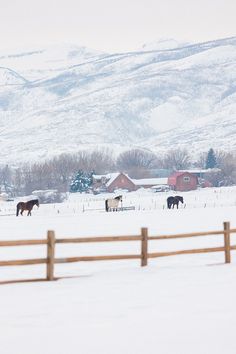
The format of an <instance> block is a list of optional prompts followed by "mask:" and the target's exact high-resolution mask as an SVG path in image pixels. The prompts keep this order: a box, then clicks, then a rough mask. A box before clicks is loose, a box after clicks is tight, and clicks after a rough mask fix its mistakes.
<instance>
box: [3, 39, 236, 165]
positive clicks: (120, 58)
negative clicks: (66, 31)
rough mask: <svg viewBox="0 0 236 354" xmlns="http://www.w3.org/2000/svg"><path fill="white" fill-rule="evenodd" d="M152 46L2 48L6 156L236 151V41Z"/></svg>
mask: <svg viewBox="0 0 236 354" xmlns="http://www.w3.org/2000/svg"><path fill="white" fill-rule="evenodd" d="M163 45H164V46H163ZM151 48H152V49H150V50H149V49H148V45H147V46H144V47H143V49H141V50H140V51H136V52H128V53H118V54H106V53H101V52H96V51H93V50H89V49H87V48H84V47H82V48H81V47H74V46H61V47H60V46H57V47H52V48H38V49H32V50H27V51H21V52H19V51H17V52H16V51H15V52H11V53H0V141H1V155H0V162H2V163H7V162H8V163H9V162H13V161H15V162H16V161H22V160H33V159H44V158H47V157H50V156H52V155H57V154H59V153H62V152H76V151H78V150H80V149H82V148H93V147H96V148H97V147H99V146H110V147H114V148H115V149H116V150H117V151H119V150H121V149H125V148H130V147H131V146H135V147H137V146H138V147H143V148H148V149H151V150H153V151H162V152H163V151H165V150H166V149H170V148H178V147H180V148H187V149H189V150H190V151H192V152H194V153H196V152H198V151H199V152H200V151H203V150H208V149H209V147H213V148H216V149H217V148H220V149H225V150H232V149H236V139H235V133H236V37H233V38H226V39H221V40H216V41H211V42H205V43H199V44H181V43H175V44H174V42H172V41H170V43H169V46H168V41H167V42H165V44H163V43H160V44H159V45H158V43H155V44H153V45H152V46H151Z"/></svg>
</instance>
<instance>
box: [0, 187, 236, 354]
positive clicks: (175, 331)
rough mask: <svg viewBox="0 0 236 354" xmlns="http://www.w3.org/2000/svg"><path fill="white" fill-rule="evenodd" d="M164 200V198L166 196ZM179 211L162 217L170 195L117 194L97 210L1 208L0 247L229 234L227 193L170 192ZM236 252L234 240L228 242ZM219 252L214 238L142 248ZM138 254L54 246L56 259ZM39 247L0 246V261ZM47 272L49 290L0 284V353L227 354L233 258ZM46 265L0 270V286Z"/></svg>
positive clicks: (235, 290) (133, 246)
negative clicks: (117, 199) (52, 237)
mask: <svg viewBox="0 0 236 354" xmlns="http://www.w3.org/2000/svg"><path fill="white" fill-rule="evenodd" d="M172 193H173V192H172ZM179 194H181V195H183V196H184V201H185V203H184V204H183V205H181V208H180V209H179V210H168V209H166V198H167V196H168V195H169V193H151V192H145V191H141V192H134V193H127V194H124V197H123V206H135V208H136V210H130V211H123V212H117V213H106V212H105V211H104V199H105V197H106V196H105V195H97V196H90V195H77V194H74V195H71V196H70V197H69V199H68V200H67V201H66V202H64V203H62V204H48V205H40V208H39V209H37V207H35V209H33V211H32V216H31V217H26V216H24V217H18V218H16V216H15V205H16V202H17V201H14V202H0V221H1V240H16V239H19V240H20V239H43V238H46V233H47V230H55V233H56V237H63V238H65V237H80V236H81V237H82V236H112V235H135V234H139V233H140V228H141V227H148V230H149V235H150V236H151V235H164V234H176V233H182V232H184V233H185V232H194V231H208V230H209V231H210V230H221V229H222V228H223V225H222V224H223V221H230V223H231V226H232V228H236V187H229V188H219V189H214V188H210V189H205V190H199V191H193V192H186V193H179ZM231 244H235V245H236V235H233V236H231ZM221 245H223V236H221V235H220V236H209V237H198V238H192V239H176V240H166V241H152V242H151V241H149V251H150V252H159V251H165V250H166V251H174V250H183V249H192V248H204V247H214V246H216V247H217V246H221ZM135 253H137V254H140V242H138V241H137V242H130V243H128V242H120V243H109V244H105V243H100V244H87V245H86V244H80V245H79V244H64V245H56V257H66V256H68V257H69V256H82V255H85V256H90V255H91V256H92V255H109V254H135ZM45 256H46V247H45V246H28V247H8V248H3V247H2V248H0V260H10V259H27V258H44V257H45ZM231 257H232V263H231V264H228V265H225V264H224V254H223V252H220V253H209V254H196V255H182V256H173V257H164V258H156V259H152V260H149V262H148V266H147V267H142V268H141V267H140V261H139V260H125V261H107V262H84V263H83V262H79V263H71V264H64V265H61V264H60V265H56V267H55V276H58V277H65V278H63V279H60V280H58V281H55V282H37V283H17V284H8V285H1V286H0V297H1V316H0V339H1V342H0V343H1V344H0V345H1V346H0V348H1V349H0V353H1V354H78V353H81V354H144V353H147V354H154V353H155V354H156V353H160V354H202V353H204V354H222V353H227V354H235V353H236V343H235V341H234V329H235V326H236V306H235V296H236V252H233V251H232V253H231ZM45 268H46V267H45V265H42V266H21V267H20V266H19V267H1V268H0V281H4V280H11V279H22V278H23V279H26V278H28V279H30V278H43V277H45V274H46V269H45Z"/></svg>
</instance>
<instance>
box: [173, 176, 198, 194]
mask: <svg viewBox="0 0 236 354" xmlns="http://www.w3.org/2000/svg"><path fill="white" fill-rule="evenodd" d="M168 185H169V186H170V187H171V189H173V190H175V191H181V192H184V191H191V190H194V189H197V185H198V178H197V176H195V175H193V174H191V173H189V172H175V173H174V174H172V175H171V176H169V178H168Z"/></svg>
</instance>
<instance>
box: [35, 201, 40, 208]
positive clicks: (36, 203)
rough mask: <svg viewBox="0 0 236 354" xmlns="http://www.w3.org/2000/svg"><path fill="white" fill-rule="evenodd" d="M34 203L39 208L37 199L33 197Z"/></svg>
mask: <svg viewBox="0 0 236 354" xmlns="http://www.w3.org/2000/svg"><path fill="white" fill-rule="evenodd" d="M35 205H37V207H38V208H39V200H38V199H35Z"/></svg>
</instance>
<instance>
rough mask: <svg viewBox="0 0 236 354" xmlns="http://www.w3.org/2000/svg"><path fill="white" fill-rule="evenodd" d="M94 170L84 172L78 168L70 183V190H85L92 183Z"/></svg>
mask: <svg viewBox="0 0 236 354" xmlns="http://www.w3.org/2000/svg"><path fill="white" fill-rule="evenodd" d="M93 174H94V172H90V173H88V172H84V171H82V170H79V171H78V172H77V174H76V176H75V178H74V179H73V180H72V182H71V184H70V192H71V193H76V192H80V193H82V192H87V191H88V190H89V188H90V187H91V185H92V181H93V177H92V176H93Z"/></svg>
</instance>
